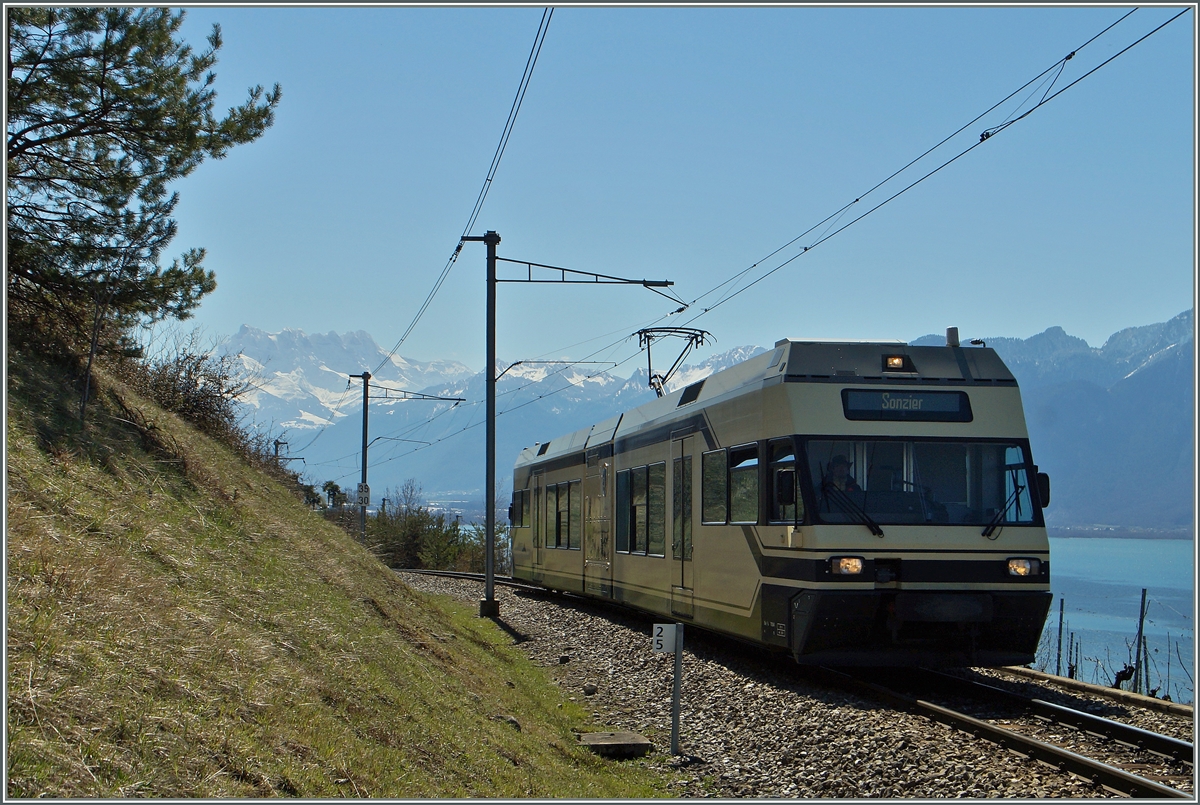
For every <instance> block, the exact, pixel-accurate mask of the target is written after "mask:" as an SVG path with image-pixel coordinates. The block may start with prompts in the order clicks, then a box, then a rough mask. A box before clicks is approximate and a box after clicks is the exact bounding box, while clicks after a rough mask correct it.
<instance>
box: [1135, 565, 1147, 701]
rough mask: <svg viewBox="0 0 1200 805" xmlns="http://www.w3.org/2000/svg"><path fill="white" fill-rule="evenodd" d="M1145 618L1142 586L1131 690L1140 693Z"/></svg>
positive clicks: (1143, 589)
mask: <svg viewBox="0 0 1200 805" xmlns="http://www.w3.org/2000/svg"><path fill="white" fill-rule="evenodd" d="M1145 620H1146V588H1145V587H1143V588H1142V603H1141V605H1140V606H1138V630H1137V644H1136V647H1135V649H1134V655H1133V657H1134V659H1133V692H1134V693H1141V691H1142V688H1141V684H1142V659H1143V658H1142V624H1143V623H1144V622H1145Z"/></svg>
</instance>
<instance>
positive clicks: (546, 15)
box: [375, 7, 554, 373]
mask: <svg viewBox="0 0 1200 805" xmlns="http://www.w3.org/2000/svg"><path fill="white" fill-rule="evenodd" d="M553 16H554V9H553V8H552V7H550V8H545V9H543V10H542V19H541V22H539V23H538V30H537V33H536V34H535V35H534V37H533V47H531V48H530V50H529V57H528V58H527V59H526V60H525V71H524V72H523V73H522V74H521V81H520V83H519V84H518V86H517V93H516V95H515V96H514V97H513V102H512V106H511V108H510V109H509V111H508V119H507V120H506V121H505V123H504V129H503V131H502V132H501V134H500V143H499V144H498V145H497V146H496V152H495V154H494V155H493V156H492V164H491V165H490V166H489V167H488V172H487V177H486V178H485V179H484V180H483V187H481V188H480V190H479V195H478V196H477V197H476V199H475V206H474V207H472V208H471V214H470V216H468V218H467V225H466V227H464V229H463V233H462V235H461V236H460V238H459V241H458V245H457V246H455V247H454V251H453V252H452V253H451V254H450V259H449V260H447V261H446V266H445V267H444V268H443V269H442V273H441V274H439V275H438V278H437V280H436V281H435V282H434V284H433V288H432V289H431V290H430V291H429V295H428V296H426V297H425V301H424V302H422V303H421V307H420V308H419V309H418V310H417V314H416V316H414V317H413V320H412V322H411V323H410V324H409V325H408V327H407V328H406V329H405V330H404V333H403V334H402V335H401V336H400V339H399V340H398V341H397V342H396V345H395V346H394V347H392V349H391V351H390V352H388V354H387V357H386V358H384V359H383V360H382V361H380V363H379V366H377V367H375V372H376V373H378V372H379V370H380V369H382V368H383V367H384V366H385V365H386V364H387V363H388V361H390V360H391V359H392V356H394V355H395V354H396V351H397V350H399V349H400V346H401V345H402V344H403V343H404V342H405V341H406V340H408V337H409V335H411V334H412V331H413V330H414V329H415V328H416V326H417V323H418V322H420V321H421V318H422V317H423V316H424V315H425V311H426V310H428V309H429V305H430V303H432V302H433V298H434V297H435V296H437V292H438V291H439V290H440V289H441V287H442V284H443V283H444V282H445V281H446V278H447V277H448V276H449V275H450V270H451V269H452V268H453V267H454V264H455V263H456V262H457V261H458V255H459V254H460V253H461V252H462V245H463V242H462V238H464V237H466V236H467V235H468V234H470V232H471V228H472V227H474V226H475V222H476V220H478V218H479V213H480V212H482V210H483V204H484V202H485V201H486V200H487V195H488V191H490V190H491V187H492V182H493V180H494V179H495V177H496V171H497V170H499V168H500V160H501V158H502V157H503V156H504V149H505V148H506V147H507V146H508V139H509V137H511V136H512V130H513V126H514V125H515V124H516V122H517V115H518V114H520V111H521V104H522V103H523V102H524V100H525V93H526V91H527V90H528V89H529V81H530V79H531V78H533V70H534V68H535V67H536V66H537V59H538V55H539V54H541V52H542V43H543V42H545V41H546V32H547V31H548V30H549V28H550V19H551V17H553Z"/></svg>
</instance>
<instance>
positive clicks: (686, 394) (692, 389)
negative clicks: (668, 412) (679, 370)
mask: <svg viewBox="0 0 1200 805" xmlns="http://www.w3.org/2000/svg"><path fill="white" fill-rule="evenodd" d="M707 379H708V378H705V380H707ZM702 388H704V380H700V381H698V382H696V383H693V384H692V385H690V386H688V387H687V388H685V389H684V390H683V394H680V395H679V402H678V403H676V404H675V407H676V408H678V407H679V406H681V405H687V404H688V403H690V402H695V401H696V399H697V398H698V397H699V396H700V389H702Z"/></svg>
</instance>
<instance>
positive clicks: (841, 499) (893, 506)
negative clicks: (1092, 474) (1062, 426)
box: [807, 439, 1037, 526]
mask: <svg viewBox="0 0 1200 805" xmlns="http://www.w3.org/2000/svg"><path fill="white" fill-rule="evenodd" d="M807 452H808V467H809V471H810V472H811V477H812V482H813V491H814V493H815V498H816V503H817V517H818V518H819V519H820V520H821V521H822V522H826V523H856V522H862V515H863V513H865V514H867V515H868V516H869V518H870V519H871V520H874V521H875V522H877V523H880V524H888V523H891V524H894V525H905V524H918V523H939V524H947V525H980V526H986V525H989V524H992V523H995V524H997V525H1022V524H1024V525H1032V524H1034V523H1035V520H1036V519H1037V515H1036V513H1035V512H1034V509H1033V501H1032V497H1031V495H1030V490H1029V473H1028V467H1029V464H1028V456H1027V455H1026V448H1025V447H1024V445H1022V444H1019V443H1013V442H951V441H921V440H912V441H900V440H890V439H889V440H886V441H884V440H880V441H859V440H849V439H843V440H833V439H810V440H808V442H807Z"/></svg>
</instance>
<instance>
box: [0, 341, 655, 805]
mask: <svg viewBox="0 0 1200 805" xmlns="http://www.w3.org/2000/svg"><path fill="white" fill-rule="evenodd" d="M9 372H10V375H9V410H8V418H7V433H6V437H7V448H8V455H7V461H8V466H7V470H8V500H7V516H8V522H7V545H6V549H7V559H8V575H7V579H6V581H7V601H6V605H7V606H6V612H7V626H8V636H7V641H8V642H7V651H8V668H7V677H6V680H5V684H6V686H7V691H6V692H7V703H8V711H7V729H8V780H7V792H6V793H7V795H8V796H10V797H35V796H40V795H46V796H54V797H118V796H153V797H226V796H235V797H246V796H262V795H284V796H300V797H337V796H349V797H360V796H361V797H472V796H497V797H601V798H612V797H651V796H663V795H665V785H664V781H663V780H662V779H661V778H660V777H659V776H657V775H656V774H654V773H653V772H652V771H650V770H649V769H648V768H646V767H645V766H644V765H643V764H642V763H640V762H634V763H615V762H612V761H607V760H602V759H600V758H598V757H595V756H594V755H592V754H590V753H588V752H586V751H584V750H582V749H580V748H579V747H578V746H577V745H576V737H575V732H577V731H586V730H588V729H593V728H597V729H603V725H594V724H589V723H588V720H587V719H588V715H587V714H586V713H585V712H584V711H583V710H581V709H580V708H579V707H578V706H577V705H575V704H574V703H572V702H570V701H567V700H565V699H564V697H563V695H562V693H561V692H560V691H559V690H558V689H557V688H556V687H554V686H553V685H552V684H550V681H549V676H548V674H547V673H546V672H545V671H543V670H542V669H540V668H537V667H535V666H533V665H531V664H530V663H529V662H528V660H527V659H526V658H525V656H524V655H523V654H522V653H520V652H519V651H518V650H517V649H515V648H514V647H513V646H512V645H511V640H510V639H509V638H508V637H507V636H506V635H505V634H504V633H503V632H501V631H500V630H499V629H498V628H497V627H496V626H495V624H493V623H492V622H491V621H488V620H481V619H479V618H477V617H475V615H474V613H473V612H470V611H468V610H466V609H464V608H463V607H461V606H459V605H456V604H453V603H450V602H448V601H446V600H443V599H435V598H432V597H428V596H424V595H421V594H419V593H417V592H415V591H413V590H411V589H410V588H408V587H407V586H405V585H404V584H403V583H401V582H400V581H399V580H398V579H397V578H396V577H395V576H394V574H392V573H391V572H390V571H388V570H387V569H386V568H385V567H383V566H382V565H381V564H380V563H379V562H378V561H377V560H376V559H375V558H374V557H372V556H371V555H370V554H369V553H368V552H367V551H366V550H364V549H363V548H362V547H361V546H359V545H358V544H357V543H355V542H354V540H353V539H351V538H350V537H348V536H347V535H346V534H345V533H343V532H342V531H340V530H339V529H337V528H336V527H334V526H332V525H330V524H328V523H326V522H325V521H324V520H322V519H321V518H320V517H319V516H317V515H316V514H313V513H311V512H309V511H308V510H306V509H305V508H304V507H303V506H302V505H301V504H299V503H298V502H297V501H296V500H295V499H294V498H293V497H292V496H291V495H290V494H289V493H288V492H287V490H285V489H284V488H283V487H281V486H280V485H279V484H278V483H276V482H275V481H273V480H272V479H270V478H268V477H267V476H265V475H263V474H261V473H259V472H257V471H255V470H253V469H251V468H250V467H248V466H247V465H246V464H244V463H243V462H241V461H239V460H238V459H237V458H236V457H235V456H234V455H233V453H232V452H231V451H230V450H228V449H226V448H225V447H224V446H222V445H220V444H217V443H215V442H213V441H212V440H210V439H208V438H206V437H204V436H202V435H200V434H198V433H196V432H195V431H194V430H192V429H191V428H189V427H187V426H186V425H185V424H184V423H182V422H180V421H179V420H178V419H177V418H176V417H174V416H173V415H170V414H168V413H165V412H163V411H161V410H160V409H157V408H156V407H155V406H153V405H151V404H150V403H147V402H145V401H144V400H140V399H138V398H137V397H136V396H135V395H133V394H132V393H130V392H128V391H126V390H122V388H121V387H120V386H119V384H116V383H115V382H113V381H111V380H105V379H103V378H101V383H100V386H101V388H100V391H99V393H98V394H97V395H96V399H95V400H94V401H93V403H92V409H91V411H90V414H89V420H90V424H89V428H88V429H87V430H86V431H83V432H81V431H80V430H79V428H78V426H77V425H75V424H73V416H74V410H73V409H74V405H75V404H76V402H75V399H74V398H73V397H72V393H71V391H70V389H69V388H68V387H67V386H66V384H65V383H63V382H62V381H60V380H56V379H54V378H59V377H64V376H66V372H65V371H63V370H61V367H58V368H56V367H54V366H50V365H42V364H34V363H32V362H30V361H28V360H26V359H23V358H22V357H21V356H19V355H18V356H13V355H11V354H10V363H9ZM509 715H511V716H513V717H515V718H516V719H517V720H518V721H519V722H520V725H521V729H520V730H517V729H515V728H514V727H513V726H512V725H511V724H510V723H509V722H508V721H506V720H505V719H504V716H509Z"/></svg>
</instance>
